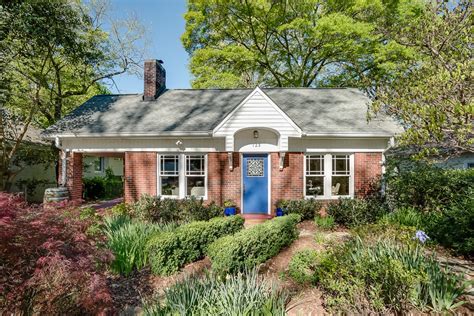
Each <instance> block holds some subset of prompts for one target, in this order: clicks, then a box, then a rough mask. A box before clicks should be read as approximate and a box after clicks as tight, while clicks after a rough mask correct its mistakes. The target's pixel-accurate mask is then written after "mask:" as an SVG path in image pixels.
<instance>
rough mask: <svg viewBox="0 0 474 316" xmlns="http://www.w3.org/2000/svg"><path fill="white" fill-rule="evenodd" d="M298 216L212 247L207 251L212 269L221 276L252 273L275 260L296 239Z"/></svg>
mask: <svg viewBox="0 0 474 316" xmlns="http://www.w3.org/2000/svg"><path fill="white" fill-rule="evenodd" d="M300 220H301V216H300V215H298V214H291V215H287V216H282V217H277V218H274V219H272V220H269V221H267V222H265V223H263V224H260V225H256V226H254V227H251V228H249V229H246V230H243V231H240V232H238V233H237V234H234V235H231V236H226V237H223V238H220V239H218V240H216V241H215V242H214V243H212V244H211V245H210V246H209V248H208V251H207V254H208V255H209V257H210V258H211V261H212V268H213V270H214V271H216V272H217V273H220V274H225V273H235V272H239V271H243V270H245V269H251V268H253V267H255V266H256V265H258V264H259V263H263V262H265V261H266V260H267V259H270V258H271V257H273V256H275V255H276V254H278V253H279V252H280V250H281V249H282V248H283V247H285V246H288V245H289V244H291V242H292V241H293V240H295V239H296V237H297V235H298V232H297V229H296V224H297V223H298V222H299V221H300Z"/></svg>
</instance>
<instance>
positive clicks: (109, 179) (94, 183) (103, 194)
mask: <svg viewBox="0 0 474 316" xmlns="http://www.w3.org/2000/svg"><path fill="white" fill-rule="evenodd" d="M82 182H83V183H84V197H85V199H86V200H98V199H111V198H117V197H120V196H122V195H123V181H122V178H121V177H120V176H114V174H113V172H112V170H111V169H107V172H106V175H105V177H100V176H97V177H93V178H84V179H82Z"/></svg>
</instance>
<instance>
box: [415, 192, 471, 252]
mask: <svg viewBox="0 0 474 316" xmlns="http://www.w3.org/2000/svg"><path fill="white" fill-rule="evenodd" d="M424 227H425V229H424V230H425V231H426V233H427V234H428V236H430V238H431V239H433V240H435V241H437V242H438V243H440V244H441V245H443V246H445V247H448V248H451V249H453V250H454V251H455V252H456V253H458V254H462V255H466V256H470V257H472V256H474V198H473V197H472V196H471V197H466V199H465V200H464V201H462V202H461V203H459V204H452V205H451V206H449V207H447V208H445V209H444V210H443V211H442V212H434V213H432V214H430V215H429V216H427V217H426V219H425V223H424Z"/></svg>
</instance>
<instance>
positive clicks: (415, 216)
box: [380, 207, 424, 229]
mask: <svg viewBox="0 0 474 316" xmlns="http://www.w3.org/2000/svg"><path fill="white" fill-rule="evenodd" d="M380 221H381V222H383V223H389V224H398V225H403V226H412V227H415V228H418V229H422V228H423V227H424V226H423V213H422V212H420V211H418V210H417V209H415V208H412V207H403V208H400V209H396V210H395V211H394V212H391V213H388V214H385V215H384V216H383V217H382V218H381V219H380Z"/></svg>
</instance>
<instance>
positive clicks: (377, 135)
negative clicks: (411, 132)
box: [303, 133, 394, 138]
mask: <svg viewBox="0 0 474 316" xmlns="http://www.w3.org/2000/svg"><path fill="white" fill-rule="evenodd" d="M393 136H394V135H393V134H383V133H303V137H327V138H334V137H340V138H390V137H393Z"/></svg>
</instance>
